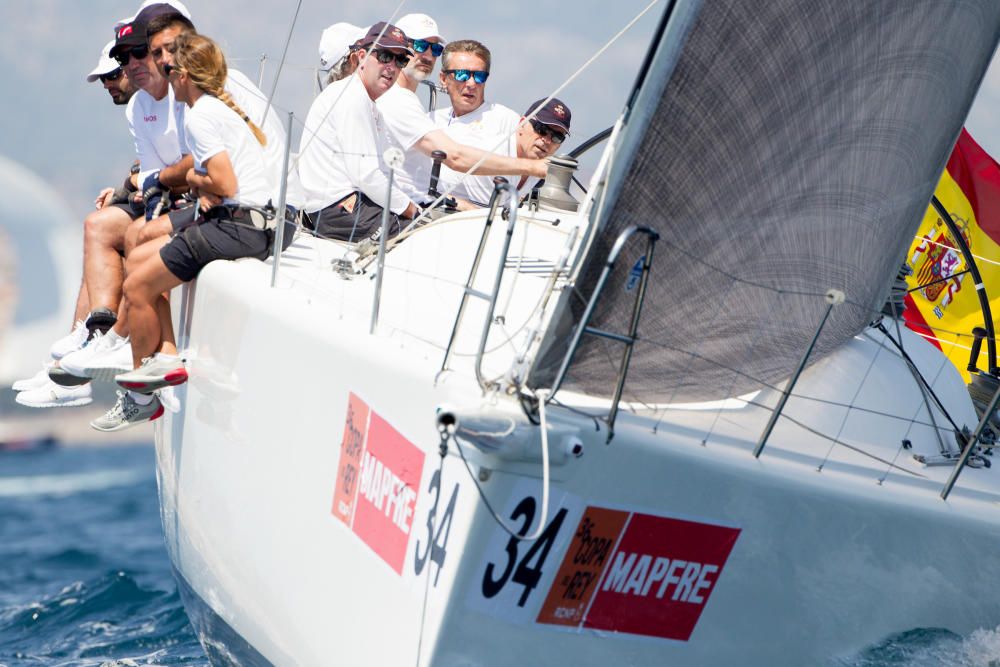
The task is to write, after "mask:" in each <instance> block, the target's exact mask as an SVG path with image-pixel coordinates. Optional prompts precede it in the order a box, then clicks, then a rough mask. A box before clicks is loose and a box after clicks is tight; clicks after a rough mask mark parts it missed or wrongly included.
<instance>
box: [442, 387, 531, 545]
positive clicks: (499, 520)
mask: <svg viewBox="0 0 1000 667" xmlns="http://www.w3.org/2000/svg"><path fill="white" fill-rule="evenodd" d="M542 391H543V392H544V390H542ZM545 393H546V399H547V398H548V393H547V392H545ZM538 415H539V419H540V421H541V425H540V427H539V428H541V429H542V430H541V434H542V438H541V440H542V515H541V518H540V519H539V521H538V528H537V529H535V532H534V534H532V535H521V534H520V533H516V532H514V531H512V530H511V529H510V527H509V526H508V525H507V522H506V521H504V520H503V518H501V517H500V515H499V514H497V512H496V510H495V509H493V505H491V504H490V501H489V499H488V498H487V497H486V492H485V491H483V487H482V486H481V485H480V484H479V478H478V477H477V476H476V475H475V473H473V472H472V466H471V465H470V464H469V459H467V458H466V457H465V450H464V449H463V448H462V443H461V441H459V439H458V438H457V437H456V436H455V433H454V432H452V431H449V432H448V433H449V435H450V436H451V439H452V440H454V442H455V446H456V447H457V448H458V453H459V455H460V456H461V457H462V463H464V464H465V469H466V470H467V471H468V472H469V478H470V479H472V483H473V484H474V485H475V487H476V491H478V492H479V498H480V499H481V500H482V501H483V504H484V505H486V509H487V510H489V512H490V514H492V515H493V520H494V521H496V522H497V525H498V526H500V527H501V528H502V529H503V530H504V532H505V533H507V534H508V535H510V536H511V537H512V538H514V539H515V540H522V541H524V542H534V541H535V540H537V539H538V538H539V537H541V536H542V533H543V532H545V523H546V521H547V520H548V513H549V486H550V479H549V438H548V433H547V432H546V431H547V428H546V421H545V401H544V400H542V399H539V400H538ZM529 526H530V524H528V526H525V527H524V529H523V530H525V531H527V530H528V527H529Z"/></svg>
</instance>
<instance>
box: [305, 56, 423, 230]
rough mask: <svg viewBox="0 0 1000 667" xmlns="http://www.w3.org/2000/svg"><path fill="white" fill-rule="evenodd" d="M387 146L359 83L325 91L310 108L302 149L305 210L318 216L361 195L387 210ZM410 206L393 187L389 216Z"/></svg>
mask: <svg viewBox="0 0 1000 667" xmlns="http://www.w3.org/2000/svg"><path fill="white" fill-rule="evenodd" d="M387 145H388V140H387V138H386V131H385V121H384V120H383V118H382V115H381V114H380V113H379V112H378V109H377V108H376V106H375V103H374V102H373V101H372V99H371V98H370V97H368V91H367V90H365V86H364V84H363V83H361V79H360V78H359V77H357V76H351V77H348V78H346V79H341V80H340V81H337V82H334V83H332V84H330V85H329V86H327V87H326V88H325V89H324V90H323V92H322V93H320V94H319V96H318V97H317V98H316V99H315V101H313V103H312V106H311V107H310V108H309V114H308V115H307V116H306V123H305V129H304V130H303V131H302V139H301V142H300V144H299V181H300V182H301V185H302V189H303V191H304V194H305V201H304V203H303V206H302V208H303V210H305V211H306V212H309V213H311V212H313V211H318V210H320V209H322V208H325V207H327V206H329V205H330V204H333V203H334V202H337V201H339V200H341V199H343V198H344V197H346V196H348V195H349V194H351V193H352V192H357V191H361V192H363V193H364V194H366V195H367V196H368V197H369V198H370V199H371V200H372V201H374V202H375V203H376V204H378V205H379V206H382V207H385V205H386V202H385V195H386V187H387V185H388V176H387V175H386V171H385V168H384V165H383V162H382V153H383V152H384V151H385V149H386V147H387ZM409 204H410V199H409V197H407V196H406V195H405V194H403V192H402V190H400V189H399V188H397V187H396V186H395V185H393V188H392V195H391V202H390V204H389V210H391V211H392V212H393V213H402V212H403V211H405V210H406V207H407V206H408V205H409Z"/></svg>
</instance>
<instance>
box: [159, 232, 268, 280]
mask: <svg viewBox="0 0 1000 667" xmlns="http://www.w3.org/2000/svg"><path fill="white" fill-rule="evenodd" d="M271 240H272V233H271V232H270V231H267V230H263V229H257V228H256V227H251V226H249V225H244V224H241V223H238V222H233V221H230V220H205V221H202V222H199V223H198V224H193V225H189V226H187V227H185V228H183V229H182V230H181V231H179V232H178V233H177V234H175V235H174V237H173V238H172V239H170V241H169V242H168V243H167V244H166V245H165V246H163V247H162V248H160V259H162V260H163V263H164V264H166V265H167V268H168V269H170V273H172V274H174V275H175V276H177V278H179V279H180V280H182V281H184V282H188V281H190V280H194V278H195V277H196V276H197V275H198V273H199V272H200V271H201V270H202V268H203V267H205V266H206V265H207V264H208V263H209V262H212V261H214V260H216V259H240V258H242V257H254V258H256V259H260V260H263V259H265V258H266V257H267V256H268V254H269V252H270V248H271Z"/></svg>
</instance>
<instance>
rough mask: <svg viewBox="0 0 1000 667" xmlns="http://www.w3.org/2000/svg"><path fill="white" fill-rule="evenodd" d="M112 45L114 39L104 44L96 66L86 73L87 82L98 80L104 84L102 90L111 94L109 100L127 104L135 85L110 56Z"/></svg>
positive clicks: (118, 103) (120, 104)
mask: <svg viewBox="0 0 1000 667" xmlns="http://www.w3.org/2000/svg"><path fill="white" fill-rule="evenodd" d="M114 45H115V42H114V40H111V41H110V42H108V43H107V44H105V45H104V50H103V51H101V57H100V59H99V60H98V61H97V67H95V68H94V69H93V70H91V72H90V74H88V75H87V82H88V83H93V82H95V81H98V80H99V81H100V82H101V85H102V86H104V90H106V91H108V94H109V95H111V101H112V102H114V103H115V104H117V105H119V106H122V105H125V104H128V101H129V100H130V99H132V95H133V94H135V87H134V86H133V85H132V82H131V81H129V78H128V77H127V76H125V71H124V70H123V69H122V68H121V66H120V65H119V64H118V62H117V61H116V60H115V59H114V58H112V57H111V47H113V46H114Z"/></svg>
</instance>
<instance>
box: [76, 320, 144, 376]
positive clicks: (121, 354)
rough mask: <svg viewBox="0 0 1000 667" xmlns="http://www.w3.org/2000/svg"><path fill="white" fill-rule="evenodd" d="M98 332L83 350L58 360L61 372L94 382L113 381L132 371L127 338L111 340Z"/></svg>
mask: <svg viewBox="0 0 1000 667" xmlns="http://www.w3.org/2000/svg"><path fill="white" fill-rule="evenodd" d="M100 335H101V334H100V332H98V333H97V334H95V336H94V338H93V339H92V340H91V341H90V343H88V344H87V345H86V346H84V348H83V349H81V350H77V351H76V352H72V353H70V354H67V355H66V356H65V357H63V358H62V359H60V360H59V365H60V366H62V368H63V370H65V371H66V372H67V373H70V374H72V375H78V376H81V377H88V378H93V379H94V380H108V381H110V380H114V379H115V376H116V375H118V374H119V373H124V372H125V371H130V370H132V344H131V343H130V342H129V341H128V339H127V338H124V339H116V340H112V339H111V338H110V337H108V336H107V335H104V336H101V337H100V338H98V336H100Z"/></svg>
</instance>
